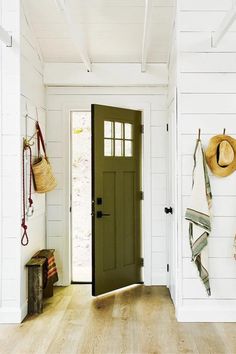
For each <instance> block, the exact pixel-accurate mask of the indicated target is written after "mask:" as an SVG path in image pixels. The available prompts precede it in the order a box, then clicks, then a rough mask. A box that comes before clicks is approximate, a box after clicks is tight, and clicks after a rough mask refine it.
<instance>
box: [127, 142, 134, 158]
mask: <svg viewBox="0 0 236 354" xmlns="http://www.w3.org/2000/svg"><path fill="white" fill-rule="evenodd" d="M125 156H127V157H130V156H133V141H132V140H125Z"/></svg>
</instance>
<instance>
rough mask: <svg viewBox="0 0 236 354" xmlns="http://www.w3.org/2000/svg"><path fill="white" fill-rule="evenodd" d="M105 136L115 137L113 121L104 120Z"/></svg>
mask: <svg viewBox="0 0 236 354" xmlns="http://www.w3.org/2000/svg"><path fill="white" fill-rule="evenodd" d="M104 138H113V123H112V122H109V121H107V120H105V121H104Z"/></svg>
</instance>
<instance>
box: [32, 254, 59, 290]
mask: <svg viewBox="0 0 236 354" xmlns="http://www.w3.org/2000/svg"><path fill="white" fill-rule="evenodd" d="M34 257H39V258H46V259H47V262H46V263H45V267H44V272H43V273H44V275H43V284H44V286H43V287H44V288H46V286H47V285H48V284H49V283H51V284H54V283H56V282H57V281H58V273H57V266H56V261H55V257H54V251H52V250H50V249H49V250H47V249H44V250H40V251H39V252H37V253H36V254H35V255H34Z"/></svg>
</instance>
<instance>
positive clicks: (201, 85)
mask: <svg viewBox="0 0 236 354" xmlns="http://www.w3.org/2000/svg"><path fill="white" fill-rule="evenodd" d="M179 3H180V12H179V21H178V24H179V44H180V48H179V49H180V65H179V81H178V85H179V102H178V103H179V132H180V146H179V153H180V156H179V158H180V163H181V168H180V171H181V176H180V178H181V185H182V188H181V189H182V192H181V194H182V195H181V198H182V212H181V217H182V220H181V222H182V235H183V237H182V264H181V269H182V305H184V306H187V307H188V308H190V309H191V307H192V309H195V310H196V308H198V309H199V311H201V310H202V311H204V309H206V306H208V309H212V308H214V309H215V310H216V311H222V309H225V308H226V307H228V308H230V307H231V308H232V312H233V310H234V311H235V309H236V307H235V299H236V264H235V260H234V259H233V247H232V245H233V238H234V234H235V232H236V192H235V191H234V189H235V186H236V174H235V173H234V174H233V175H231V176H230V177H227V178H217V177H215V176H212V174H210V178H211V185H212V192H213V207H212V214H213V218H212V227H213V231H212V233H211V235H210V238H209V273H210V284H211V289H212V296H211V297H210V298H208V297H207V295H206V293H205V290H204V288H203V286H202V284H201V282H200V280H199V277H198V275H197V271H196V269H195V267H194V265H193V264H192V263H191V259H190V257H191V255H190V249H189V244H188V224H187V222H186V221H185V220H184V213H185V210H186V207H187V205H188V201H189V195H190V192H191V176H192V167H193V159H192V155H193V151H194V146H195V142H196V137H197V129H198V128H201V132H202V142H203V145H204V147H205V148H206V147H207V145H208V142H209V139H210V138H211V137H212V136H213V135H216V134H221V133H222V132H223V129H224V128H226V133H228V134H230V135H232V136H234V137H236V124H235V115H236V64H235V63H236V46H235V43H236V42H235V38H236V32H235V28H236V27H235V24H234V25H233V26H232V27H231V29H230V31H229V32H228V33H227V34H226V35H225V37H224V38H223V39H222V41H221V42H220V44H219V45H218V46H217V48H212V47H211V39H212V33H213V32H214V31H215V30H216V29H217V27H218V26H219V24H220V22H221V21H222V19H223V17H224V15H225V13H226V11H227V10H228V9H229V8H230V6H231V1H216V0H204V1H199V0H191V1H190V0H180V1H179ZM203 299H204V305H203V302H202V300H203ZM216 299H217V302H216ZM206 304H207V305H206ZM234 315H235V313H234ZM205 319H206V318H205ZM218 320H220V317H218ZM209 321H211V317H209Z"/></svg>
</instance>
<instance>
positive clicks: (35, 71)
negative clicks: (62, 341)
mask: <svg viewBox="0 0 236 354" xmlns="http://www.w3.org/2000/svg"><path fill="white" fill-rule="evenodd" d="M21 5H22V7H21V136H22V139H23V137H28V138H29V137H31V136H32V135H33V134H34V132H35V122H36V120H37V119H38V120H39V123H40V126H41V129H42V131H43V133H44V134H45V118H46V107H45V88H44V84H43V65H44V64H43V61H42V59H41V56H40V51H39V48H38V45H37V42H36V40H35V38H34V33H33V31H32V27H31V25H30V18H29V16H28V13H27V7H26V6H25V5H26V2H25V1H23V2H22V4H21ZM26 113H28V115H29V117H28V118H26V117H25V115H26ZM33 141H34V146H33V147H32V152H33V156H37V155H36V154H37V144H36V139H34V140H33ZM27 172H28V174H29V165H28V169H27ZM28 181H29V179H27V190H28V188H29V183H28ZM32 199H33V201H34V204H33V205H34V214H33V216H32V217H29V218H28V220H27V225H28V236H29V244H28V246H26V247H21V270H22V279H21V302H22V303H24V302H25V301H26V300H27V297H28V294H27V269H26V268H25V264H26V263H27V261H28V260H29V259H30V258H31V257H32V255H33V254H34V253H35V252H36V251H38V250H39V249H41V248H45V241H46V240H45V195H44V194H37V193H35V192H34V189H33V196H32Z"/></svg>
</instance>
